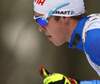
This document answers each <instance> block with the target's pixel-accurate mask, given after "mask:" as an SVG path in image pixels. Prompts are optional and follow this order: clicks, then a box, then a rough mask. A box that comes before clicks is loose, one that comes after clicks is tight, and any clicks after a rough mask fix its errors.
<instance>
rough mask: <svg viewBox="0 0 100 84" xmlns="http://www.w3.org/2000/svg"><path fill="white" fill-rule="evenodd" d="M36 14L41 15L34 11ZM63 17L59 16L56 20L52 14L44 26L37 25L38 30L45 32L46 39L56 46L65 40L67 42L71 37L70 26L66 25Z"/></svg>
mask: <svg viewBox="0 0 100 84" xmlns="http://www.w3.org/2000/svg"><path fill="white" fill-rule="evenodd" d="M35 15H36V16H43V15H41V14H38V13H35ZM66 25H67V24H66V21H65V18H63V17H61V18H60V20H59V21H56V20H55V18H54V16H51V17H50V18H48V23H47V24H46V26H45V27H43V26H39V31H40V32H42V31H44V32H45V35H47V36H48V39H49V40H50V41H52V42H53V43H54V44H55V45H56V46H60V45H62V44H63V43H65V42H67V41H68V42H69V41H70V38H71V33H70V28H69V27H67V26H66Z"/></svg>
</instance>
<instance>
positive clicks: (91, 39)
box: [85, 24, 100, 65]
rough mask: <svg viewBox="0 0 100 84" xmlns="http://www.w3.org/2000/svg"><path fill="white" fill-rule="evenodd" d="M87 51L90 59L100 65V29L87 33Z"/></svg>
mask: <svg viewBox="0 0 100 84" xmlns="http://www.w3.org/2000/svg"><path fill="white" fill-rule="evenodd" d="M99 25H100V24H99ZM85 50H86V53H87V54H88V55H89V57H90V59H91V60H92V61H93V62H94V63H96V64H98V65H100V27H99V28H94V29H91V30H89V31H87V35H86V40H85Z"/></svg>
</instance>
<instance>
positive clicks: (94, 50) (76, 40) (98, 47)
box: [68, 14, 100, 84]
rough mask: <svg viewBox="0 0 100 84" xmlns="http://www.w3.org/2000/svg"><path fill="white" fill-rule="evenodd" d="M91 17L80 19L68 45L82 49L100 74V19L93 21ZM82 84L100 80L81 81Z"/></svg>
mask: <svg viewBox="0 0 100 84" xmlns="http://www.w3.org/2000/svg"><path fill="white" fill-rule="evenodd" d="M96 15H98V14H96ZM94 17H95V16H94ZM99 17H100V16H99ZM90 18H92V17H91V16H88V17H87V16H85V17H84V18H82V19H81V20H80V21H79V23H78V24H77V26H76V28H75V30H74V32H73V34H72V37H71V40H70V43H69V46H68V47H69V48H77V49H79V50H82V51H83V52H84V53H85V54H86V57H87V59H88V62H89V63H90V65H91V66H92V67H93V69H94V70H95V71H96V72H97V73H98V75H99V76H100V19H99V18H92V19H91V21H88V20H90ZM87 21H88V24H87V23H86V22H87ZM84 29H85V30H84ZM80 84H100V81H99V80H92V81H81V82H80Z"/></svg>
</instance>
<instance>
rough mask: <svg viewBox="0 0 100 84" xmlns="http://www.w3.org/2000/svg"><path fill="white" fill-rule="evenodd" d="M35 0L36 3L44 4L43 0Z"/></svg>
mask: <svg viewBox="0 0 100 84" xmlns="http://www.w3.org/2000/svg"><path fill="white" fill-rule="evenodd" d="M35 2H36V4H38V5H41V6H42V5H43V4H44V2H45V0H35Z"/></svg>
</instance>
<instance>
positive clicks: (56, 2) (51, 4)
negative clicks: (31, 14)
mask: <svg viewBox="0 0 100 84" xmlns="http://www.w3.org/2000/svg"><path fill="white" fill-rule="evenodd" d="M65 3H69V5H67V6H64V7H61V8H59V9H58V10H56V11H55V12H54V13H53V14H52V15H54V16H66V17H70V16H77V15H80V14H83V13H84V12H85V7H84V1H83V0H34V11H35V12H37V13H40V14H46V13H48V12H50V11H51V10H53V9H55V8H57V7H59V6H61V5H63V4H65Z"/></svg>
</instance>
